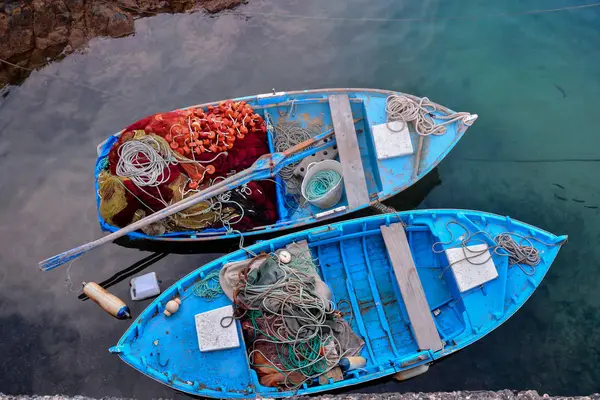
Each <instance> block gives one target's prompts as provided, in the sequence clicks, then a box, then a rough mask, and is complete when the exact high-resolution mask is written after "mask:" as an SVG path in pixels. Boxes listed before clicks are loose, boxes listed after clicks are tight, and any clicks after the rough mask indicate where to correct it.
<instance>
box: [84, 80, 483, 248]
mask: <svg viewBox="0 0 600 400" xmlns="http://www.w3.org/2000/svg"><path fill="white" fill-rule="evenodd" d="M392 95H397V96H404V97H406V98H409V99H411V100H412V101H414V102H415V103H420V102H422V101H426V102H427V103H426V104H428V106H427V110H430V111H431V112H430V115H431V116H433V118H434V119H433V121H434V123H436V124H437V123H439V124H445V125H444V127H445V131H444V132H443V133H441V134H440V132H437V133H434V134H431V135H428V136H419V135H417V134H416V133H414V130H412V131H411V132H410V133H408V131H407V132H406V137H404V139H403V140H405V141H404V142H402V140H400V142H398V143H396V142H397V141H391V142H389V143H388V140H389V139H390V138H392V137H395V138H398V137H400V136H399V135H400V133H398V132H395V131H392V130H388V131H387V133H386V132H384V131H385V129H381V127H382V126H387V125H386V122H387V121H388V120H389V117H390V115H389V113H388V112H387V111H386V100H387V99H388V98H389V97H390V96H392ZM235 101H245V102H246V103H247V104H249V105H250V106H252V107H253V108H254V110H255V111H256V112H257V113H259V114H260V115H261V116H262V117H263V118H264V119H265V120H268V124H267V129H268V132H267V135H268V140H269V150H270V151H271V152H275V147H274V143H273V135H274V132H273V129H274V128H273V127H275V126H277V125H278V124H280V123H289V122H297V123H298V124H300V125H301V126H304V127H307V126H311V125H318V126H320V129H321V132H331V131H335V135H334V136H332V137H331V139H330V140H329V141H328V140H325V141H324V142H322V143H321V144H320V146H319V147H318V150H319V151H321V152H323V153H324V154H325V153H327V151H330V152H331V151H332V150H335V151H339V155H338V156H336V159H339V160H340V161H341V163H342V168H343V172H344V173H343V179H344V186H345V189H346V190H344V194H343V196H342V198H341V200H340V201H339V202H338V203H337V204H334V205H333V206H331V207H329V208H327V209H321V208H317V207H315V206H314V205H312V204H310V203H308V202H306V203H303V202H299V201H297V199H293V198H290V197H289V196H286V191H285V182H283V181H282V178H281V176H280V175H277V177H276V181H277V189H276V193H275V195H276V205H277V220H276V222H275V223H272V224H269V225H260V226H256V227H254V228H252V229H250V230H247V231H245V232H239V231H232V230H231V229H226V228H225V227H223V228H221V227H212V228H206V229H202V230H182V231H174V232H167V233H162V234H145V233H142V232H139V231H138V232H133V233H130V234H128V236H127V238H128V239H130V240H131V239H133V241H134V242H135V239H148V240H151V241H163V242H164V241H170V242H173V241H184V242H195V241H206V240H215V239H227V238H234V237H237V236H239V235H240V234H242V235H245V236H246V235H248V236H250V235H259V234H273V233H276V232H279V231H282V230H284V229H289V228H297V227H302V226H304V225H308V224H313V223H317V222H320V221H325V220H328V219H330V218H334V217H340V216H343V215H346V214H348V213H351V212H354V211H357V210H360V209H362V208H365V207H368V206H369V205H373V204H375V203H378V202H381V201H383V200H385V199H387V198H389V197H391V196H394V195H396V194H398V193H399V192H401V191H403V190H404V189H406V188H408V187H409V186H411V185H412V184H414V183H415V182H416V181H418V180H419V179H420V178H421V177H423V176H424V175H425V174H427V173H428V172H430V171H431V170H432V169H433V168H434V167H435V166H437V164H438V163H439V162H440V161H441V160H442V159H443V158H444V157H445V156H446V155H447V154H448V153H449V152H450V150H451V149H452V148H453V147H454V146H455V145H456V143H457V142H458V140H459V139H460V138H461V137H462V136H463V134H464V132H465V131H466V129H467V128H468V127H469V126H470V125H472V123H473V122H474V121H475V120H476V119H477V115H475V114H473V115H471V114H468V113H454V112H453V111H451V110H449V109H447V108H446V107H444V106H441V105H439V104H436V103H433V102H429V100H427V99H424V98H419V97H415V96H412V95H406V94H402V93H398V92H393V91H387V90H376V89H321V90H304V91H295V92H274V93H272V94H265V95H257V96H250V97H243V98H238V99H235ZM217 104H219V102H214V103H206V104H200V105H197V106H192V107H204V108H205V107H208V106H215V105H217ZM190 108H191V107H190ZM434 108H435V111H433V110H434ZM449 115H451V116H456V118H454V119H452V120H448V119H447V117H448V116H449ZM409 125H410V124H409ZM377 132H379V133H377ZM122 133H123V131H121V132H118V133H117V134H115V135H113V136H111V137H110V138H108V139H107V140H106V141H104V142H103V143H101V144H100V145H99V146H98V159H97V163H96V170H95V182H96V194H97V195H96V201H97V205H98V209H99V210H100V195H99V194H98V177H99V174H100V172H101V171H102V170H104V169H106V165H107V158H108V155H109V151H110V149H111V147H112V146H113V144H115V142H117V140H118V138H119V136H120V135H121V134H122ZM386 134H387V135H388V136H389V137H386ZM406 146H408V147H409V149H408V150H407V149H406V148H404V147H406ZM394 147H396V148H395V149H394ZM319 154H320V153H319ZM238 172H239V171H238ZM98 217H99V222H100V225H101V227H102V229H103V230H105V231H109V232H115V231H117V230H118V229H119V228H118V227H117V226H115V225H111V224H110V223H108V222H107V221H106V220H105V219H104V218H103V217H102V216H101V215H100V212H99V213H98Z"/></svg>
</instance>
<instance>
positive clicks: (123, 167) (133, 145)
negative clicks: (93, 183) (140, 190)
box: [117, 136, 177, 187]
mask: <svg viewBox="0 0 600 400" xmlns="http://www.w3.org/2000/svg"><path fill="white" fill-rule="evenodd" d="M118 154H119V162H118V163H117V175H118V176H122V177H125V178H129V179H131V181H132V182H133V183H134V184H135V185H136V186H138V187H143V186H151V187H156V186H159V185H162V184H163V183H166V182H168V181H169V179H170V178H171V172H170V170H169V166H170V165H174V164H176V163H177V160H176V159H175V158H174V157H172V155H171V152H170V151H169V150H167V149H165V148H164V147H163V146H161V144H160V143H159V142H158V140H156V139H155V138H153V137H151V136H144V137H141V138H139V139H136V140H129V141H127V142H125V143H123V144H122V145H121V146H120V147H119V150H118ZM163 154H164V156H163Z"/></svg>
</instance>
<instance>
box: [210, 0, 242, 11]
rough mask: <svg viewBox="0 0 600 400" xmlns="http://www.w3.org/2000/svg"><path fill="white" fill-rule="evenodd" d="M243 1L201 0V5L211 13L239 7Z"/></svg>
mask: <svg viewBox="0 0 600 400" xmlns="http://www.w3.org/2000/svg"><path fill="white" fill-rule="evenodd" d="M241 3H242V1H240V0H204V1H202V2H201V5H202V7H203V8H204V9H205V10H206V11H208V12H209V13H218V12H220V11H223V10H228V9H231V8H234V7H237V6H239V5H240V4H241Z"/></svg>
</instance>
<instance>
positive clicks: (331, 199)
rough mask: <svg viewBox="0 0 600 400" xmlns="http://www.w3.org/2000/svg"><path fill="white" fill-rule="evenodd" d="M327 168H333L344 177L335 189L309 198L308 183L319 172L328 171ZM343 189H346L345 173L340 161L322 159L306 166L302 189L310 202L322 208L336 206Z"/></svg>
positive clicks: (303, 194)
mask: <svg viewBox="0 0 600 400" xmlns="http://www.w3.org/2000/svg"><path fill="white" fill-rule="evenodd" d="M326 170H333V171H335V172H337V173H338V174H340V176H341V177H342V179H341V180H340V181H339V182H338V184H337V185H335V186H334V187H333V189H331V190H330V191H329V192H327V193H325V194H324V195H323V196H321V197H318V198H316V199H313V200H308V196H307V195H306V185H308V182H309V181H310V179H311V178H312V177H313V176H314V175H315V174H316V173H317V172H320V171H326ZM343 189H344V175H342V164H340V162H339V161H335V160H325V161H320V162H316V163H312V164H309V165H308V167H306V175H305V176H304V180H303V181H302V187H301V191H302V196H303V197H304V198H305V199H306V201H308V202H309V203H311V204H313V205H315V206H317V207H319V208H322V209H326V208H331V207H333V206H335V205H336V204H337V203H339V201H340V199H341V198H342V191H343Z"/></svg>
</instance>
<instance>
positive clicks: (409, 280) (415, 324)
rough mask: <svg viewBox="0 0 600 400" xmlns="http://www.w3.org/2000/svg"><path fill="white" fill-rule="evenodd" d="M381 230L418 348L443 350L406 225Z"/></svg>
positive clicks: (383, 227)
mask: <svg viewBox="0 0 600 400" xmlns="http://www.w3.org/2000/svg"><path fill="white" fill-rule="evenodd" d="M381 234H382V235H383V239H384V241H385V245H386V247H387V250H388V255H389V257H390V261H391V262H392V266H393V269H394V272H395V276H396V280H397V282H398V286H399V287H400V292H401V293H402V299H403V300H404V305H405V307H406V310H407V311H408V316H409V318H410V322H411V326H412V330H413V332H414V334H415V337H416V339H417V343H418V345H419V349H421V350H433V351H438V350H441V349H442V347H443V344H442V341H441V340H440V336H439V333H438V331H437V328H436V326H435V322H434V321H433V316H432V315H431V311H430V308H429V304H428V303H427V297H426V296H425V291H424V290H423V285H422V284H421V280H420V279H419V274H418V273H417V268H416V266H415V262H414V260H413V257H412V253H411V251H410V246H409V244H408V239H407V238H406V232H405V231H404V227H403V226H402V224H400V223H396V224H391V225H390V226H382V227H381Z"/></svg>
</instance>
